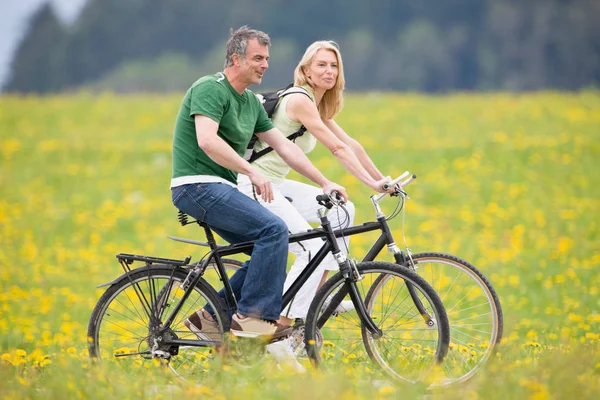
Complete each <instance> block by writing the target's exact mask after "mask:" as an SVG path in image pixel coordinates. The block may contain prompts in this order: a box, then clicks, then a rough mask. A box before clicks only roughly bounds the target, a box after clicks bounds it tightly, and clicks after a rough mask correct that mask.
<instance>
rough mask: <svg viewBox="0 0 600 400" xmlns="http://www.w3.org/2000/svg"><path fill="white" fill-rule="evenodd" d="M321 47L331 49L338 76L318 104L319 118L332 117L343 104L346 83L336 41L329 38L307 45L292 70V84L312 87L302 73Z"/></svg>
mask: <svg viewBox="0 0 600 400" xmlns="http://www.w3.org/2000/svg"><path fill="white" fill-rule="evenodd" d="M321 49H325V50H329V51H332V52H333V53H334V54H335V56H336V58H337V63H338V76H337V81H336V82H335V86H334V87H333V88H331V89H328V90H327V91H325V94H324V95H323V98H322V99H321V102H320V103H319V106H318V110H319V115H321V118H324V119H332V118H333V117H334V116H335V115H336V114H337V113H338V112H340V111H341V110H342V107H343V106H344V99H343V97H342V93H343V92H344V86H345V85H346V80H345V79H344V68H343V65H342V55H341V54H340V50H339V49H338V46H337V43H335V42H333V41H330V40H319V41H317V42H314V43H313V44H311V45H310V46H308V48H307V49H306V51H305V52H304V55H303V56H302V59H301V60H300V63H298V65H297V66H296V69H295V70H294V85H296V86H302V85H309V86H310V87H312V82H311V81H310V80H309V79H308V78H307V76H306V74H305V73H304V68H307V67H308V66H309V65H310V64H311V63H312V61H313V58H314V57H315V55H316V54H317V51H319V50H321Z"/></svg>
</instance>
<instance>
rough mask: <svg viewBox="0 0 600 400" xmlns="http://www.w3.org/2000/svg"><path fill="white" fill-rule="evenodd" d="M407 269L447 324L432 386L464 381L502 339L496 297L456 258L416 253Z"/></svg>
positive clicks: (478, 274)
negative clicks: (439, 305)
mask: <svg viewBox="0 0 600 400" xmlns="http://www.w3.org/2000/svg"><path fill="white" fill-rule="evenodd" d="M410 268H411V269H412V270H414V271H416V272H417V273H418V274H419V275H420V276H421V277H423V278H424V279H425V280H426V281H427V282H428V283H429V284H430V285H431V286H432V287H433V288H434V289H435V291H436V292H437V294H438V295H439V296H440V299H441V300H442V302H443V304H444V307H446V312H447V314H448V321H449V323H450V349H449V351H448V355H447V356H446V358H445V360H444V363H443V365H442V371H441V373H440V374H438V376H437V379H436V382H434V383H432V387H443V386H447V385H450V384H456V383H462V382H465V381H466V380H468V379H469V378H471V377H472V376H473V375H475V374H476V372H477V371H478V370H479V368H480V367H481V366H482V365H483V364H484V363H485V362H486V361H487V360H488V359H489V358H490V357H491V356H492V354H493V352H494V346H495V345H496V344H497V343H499V342H500V339H501V338H502V331H503V315H502V307H501V305H500V300H499V299H498V295H497V294H496V291H495V290H494V288H493V287H492V285H491V284H490V282H489V281H488V280H487V279H486V277H485V276H484V275H483V274H482V273H481V272H480V271H479V270H478V269H477V268H475V267H474V266H473V265H471V264H469V263H468V262H466V261H464V260H462V259H460V258H458V257H454V256H451V255H448V254H443V253H419V254H415V255H413V256H412V264H411V265H410ZM386 279H388V278H387V277H385V276H382V277H381V278H380V279H379V280H378V281H376V282H375V285H374V286H375V287H376V286H378V285H384V284H385V280H386Z"/></svg>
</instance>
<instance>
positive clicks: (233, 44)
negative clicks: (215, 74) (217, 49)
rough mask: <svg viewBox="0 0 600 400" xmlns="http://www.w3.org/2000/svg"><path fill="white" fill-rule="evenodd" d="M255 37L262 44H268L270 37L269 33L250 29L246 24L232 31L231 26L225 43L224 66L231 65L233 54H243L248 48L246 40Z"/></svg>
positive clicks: (269, 43)
mask: <svg viewBox="0 0 600 400" xmlns="http://www.w3.org/2000/svg"><path fill="white" fill-rule="evenodd" d="M249 39H256V40H258V43H260V44H261V45H263V46H270V45H271V39H270V38H269V35H267V34H266V33H264V32H262V31H257V30H256V29H250V28H248V27H247V26H246V25H244V26H242V27H240V28H239V29H238V30H236V31H234V30H233V28H232V29H230V30H229V40H228V41H227V44H226V45H225V49H226V52H227V54H226V56H225V68H227V67H230V66H232V65H233V59H232V57H233V55H234V54H237V55H238V56H242V57H243V56H245V55H246V49H247V48H248V40H249Z"/></svg>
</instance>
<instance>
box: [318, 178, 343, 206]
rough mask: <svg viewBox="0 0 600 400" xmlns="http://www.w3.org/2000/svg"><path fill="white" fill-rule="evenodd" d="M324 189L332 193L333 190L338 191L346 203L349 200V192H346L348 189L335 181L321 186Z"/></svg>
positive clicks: (327, 192) (326, 192) (325, 191)
mask: <svg viewBox="0 0 600 400" xmlns="http://www.w3.org/2000/svg"><path fill="white" fill-rule="evenodd" d="M321 188H322V189H323V193H325V194H331V192H337V193H338V194H339V195H340V196H341V198H342V199H343V200H344V203H347V202H348V194H347V193H346V189H345V188H344V187H343V186H340V185H338V184H337V183H334V182H329V181H328V182H327V183H326V184H325V185H323V186H321Z"/></svg>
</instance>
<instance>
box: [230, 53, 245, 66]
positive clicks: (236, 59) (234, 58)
mask: <svg viewBox="0 0 600 400" xmlns="http://www.w3.org/2000/svg"><path fill="white" fill-rule="evenodd" d="M231 61H233V65H234V66H236V67H239V66H240V64H241V63H242V60H241V59H240V55H239V54H237V53H233V54H232V55H231Z"/></svg>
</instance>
